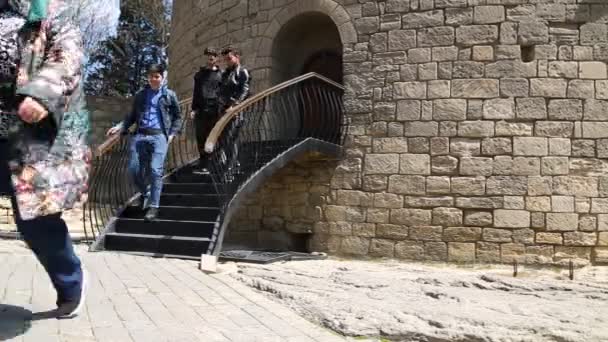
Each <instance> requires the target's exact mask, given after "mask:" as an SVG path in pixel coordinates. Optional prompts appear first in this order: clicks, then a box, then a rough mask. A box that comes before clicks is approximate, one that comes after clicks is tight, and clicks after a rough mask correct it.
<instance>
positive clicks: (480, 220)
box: [464, 211, 493, 227]
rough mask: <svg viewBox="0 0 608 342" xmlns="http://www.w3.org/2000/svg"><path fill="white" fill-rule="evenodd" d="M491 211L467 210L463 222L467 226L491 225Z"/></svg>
mask: <svg viewBox="0 0 608 342" xmlns="http://www.w3.org/2000/svg"><path fill="white" fill-rule="evenodd" d="M492 218H493V217H492V213H490V212H487V211H467V212H465V215H464V224H465V225H467V226H476V227H486V226H490V225H492Z"/></svg>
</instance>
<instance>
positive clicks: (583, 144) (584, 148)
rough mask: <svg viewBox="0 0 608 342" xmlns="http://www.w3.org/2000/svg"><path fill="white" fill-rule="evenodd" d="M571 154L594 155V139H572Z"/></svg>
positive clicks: (580, 155) (577, 155)
mask: <svg viewBox="0 0 608 342" xmlns="http://www.w3.org/2000/svg"><path fill="white" fill-rule="evenodd" d="M571 143H572V153H571V154H572V156H574V157H595V140H584V139H572V141H571Z"/></svg>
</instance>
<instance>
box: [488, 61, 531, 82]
mask: <svg viewBox="0 0 608 342" xmlns="http://www.w3.org/2000/svg"><path fill="white" fill-rule="evenodd" d="M536 74H537V64H536V63H534V62H528V63H524V62H522V61H519V60H499V61H496V62H494V63H490V64H488V65H486V77H490V78H517V77H525V78H527V77H536Z"/></svg>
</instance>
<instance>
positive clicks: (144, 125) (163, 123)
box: [108, 64, 182, 221]
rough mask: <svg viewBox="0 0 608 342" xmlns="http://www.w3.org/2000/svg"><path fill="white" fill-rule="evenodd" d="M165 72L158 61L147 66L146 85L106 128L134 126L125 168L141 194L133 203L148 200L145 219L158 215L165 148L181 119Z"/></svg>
mask: <svg viewBox="0 0 608 342" xmlns="http://www.w3.org/2000/svg"><path fill="white" fill-rule="evenodd" d="M164 72H165V70H164V68H163V67H162V66H160V65H158V64H155V65H152V66H150V67H149V68H148V85H147V86H146V87H145V88H144V89H142V90H140V91H139V92H138V93H137V94H136V95H135V99H134V101H133V108H132V110H131V111H130V112H129V113H128V114H127V116H126V117H125V119H124V120H123V122H122V123H121V124H119V125H117V126H115V127H112V128H111V129H110V130H109V131H108V134H115V133H117V132H119V131H120V132H121V133H122V134H127V133H128V129H129V127H131V126H132V125H135V127H136V129H135V131H134V134H133V136H132V137H131V141H130V144H129V166H128V169H129V174H130V176H131V177H132V179H133V182H134V183H135V186H136V187H137V189H138V190H139V191H140V193H141V194H142V197H140V199H139V202H138V203H135V205H136V206H140V207H141V208H142V210H143V209H145V204H146V202H147V203H148V207H149V209H148V211H147V212H146V214H145V217H144V219H145V220H146V221H152V220H154V219H156V217H157V216H158V208H159V206H160V195H161V192H162V188H163V171H164V164H165V158H166V156H167V150H168V147H169V144H170V143H171V141H172V140H173V138H174V137H175V135H177V134H178V133H179V131H180V129H181V121H182V120H181V116H180V108H179V102H178V100H177V95H175V92H173V91H172V90H170V89H169V88H167V86H165V85H163V79H164Z"/></svg>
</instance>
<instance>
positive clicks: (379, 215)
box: [366, 208, 389, 236]
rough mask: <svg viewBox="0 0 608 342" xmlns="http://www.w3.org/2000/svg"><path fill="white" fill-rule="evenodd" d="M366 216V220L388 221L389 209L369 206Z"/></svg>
mask: <svg viewBox="0 0 608 342" xmlns="http://www.w3.org/2000/svg"><path fill="white" fill-rule="evenodd" d="M366 216H367V219H366V221H367V222H369V223H388V217H389V210H388V209H383V208H367V213H366ZM372 236H373V235H372Z"/></svg>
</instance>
